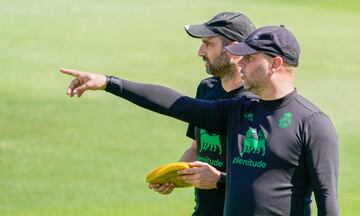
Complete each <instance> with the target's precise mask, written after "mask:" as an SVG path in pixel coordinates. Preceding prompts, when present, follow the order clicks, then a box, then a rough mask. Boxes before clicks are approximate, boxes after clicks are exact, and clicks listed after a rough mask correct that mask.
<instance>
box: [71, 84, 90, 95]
mask: <svg viewBox="0 0 360 216" xmlns="http://www.w3.org/2000/svg"><path fill="white" fill-rule="evenodd" d="M88 89H89V87H88V85H87V83H85V84H83V85H81V86H79V87H77V88H75V89H74V94H76V95H77V96H78V97H81V95H82V94H83V93H84V92H85V91H86V90H88Z"/></svg>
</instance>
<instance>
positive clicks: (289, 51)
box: [61, 26, 339, 216]
mask: <svg viewBox="0 0 360 216" xmlns="http://www.w3.org/2000/svg"><path fill="white" fill-rule="evenodd" d="M226 49H227V50H228V51H229V52H230V53H232V54H233V55H242V56H244V57H243V58H242V59H241V60H240V61H239V65H240V66H241V68H242V69H241V72H242V74H243V75H244V82H245V84H244V85H245V88H247V89H248V90H250V91H252V92H253V93H255V94H258V95H259V96H260V100H253V99H252V100H251V99H247V97H246V96H244V97H241V98H234V99H228V100H219V101H206V100H198V99H193V98H190V97H186V96H184V95H181V94H180V93H178V92H176V91H173V90H171V89H168V88H165V87H161V86H157V85H150V84H139V83H134V82H130V81H126V80H123V79H119V78H116V77H112V76H104V75H99V74H92V73H86V72H80V71H76V70H66V69H62V70H61V71H62V72H63V73H65V74H69V75H72V76H75V77H76V79H74V80H73V81H72V83H71V84H70V86H69V88H68V91H67V94H68V95H69V96H74V95H75V94H77V95H78V96H81V95H82V93H83V92H84V91H86V90H88V89H105V90H106V91H108V92H110V93H113V94H115V95H117V96H119V97H122V98H124V99H127V100H129V101H131V102H133V103H135V104H137V105H139V106H142V107H144V108H147V109H150V110H153V111H155V112H158V113H161V114H164V115H168V116H172V117H174V118H177V119H180V120H182V121H186V122H189V123H192V124H194V125H196V126H197V127H201V128H204V129H206V130H209V131H212V132H215V133H218V134H221V135H226V140H227V154H228V155H227V165H228V166H227V175H228V176H227V182H226V202H225V208H224V215H226V216H238V215H246V216H252V215H291V216H298V215H299V216H300V215H301V216H304V215H307V216H308V215H311V213H310V203H309V199H310V196H311V193H312V191H314V195H315V200H316V204H317V209H318V215H331V216H338V215H339V207H338V192H337V184H338V140H337V135H336V131H335V128H334V127H333V125H332V123H331V120H330V118H329V117H328V116H327V115H326V114H325V113H323V112H322V111H321V110H320V109H319V108H317V107H316V106H315V105H314V104H312V103H311V102H309V101H308V100H307V99H305V98H304V97H302V96H300V95H299V94H297V91H296V90H295V87H294V78H295V71H296V67H297V65H298V64H299V56H300V47H299V44H298V42H297V40H296V39H295V37H294V35H293V34H292V33H291V32H290V31H288V30H287V29H286V28H285V27H283V26H267V27H263V28H259V29H257V30H255V31H254V32H253V33H252V34H250V35H249V36H248V37H247V39H246V40H245V41H244V42H242V43H239V44H235V45H231V46H228V47H226ZM179 178H182V179H183V180H185V181H186V180H187V177H186V176H180V177H179Z"/></svg>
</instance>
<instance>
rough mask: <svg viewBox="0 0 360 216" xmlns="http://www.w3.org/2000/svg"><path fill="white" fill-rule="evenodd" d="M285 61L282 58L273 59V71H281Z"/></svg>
mask: <svg viewBox="0 0 360 216" xmlns="http://www.w3.org/2000/svg"><path fill="white" fill-rule="evenodd" d="M283 64H284V61H283V59H282V58H281V57H280V56H276V57H274V58H273V62H272V64H271V71H273V72H276V71H278V70H280V68H281V66H283Z"/></svg>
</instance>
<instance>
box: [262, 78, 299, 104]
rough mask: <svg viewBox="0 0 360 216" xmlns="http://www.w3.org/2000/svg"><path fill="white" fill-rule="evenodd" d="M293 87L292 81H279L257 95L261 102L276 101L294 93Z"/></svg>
mask: <svg viewBox="0 0 360 216" xmlns="http://www.w3.org/2000/svg"><path fill="white" fill-rule="evenodd" d="M294 89H295V86H294V82H293V80H280V82H279V81H278V82H276V83H271V84H270V86H267V87H266V90H264V91H263V92H261V93H259V96H260V98H261V99H262V100H276V99H280V98H283V97H285V96H286V95H288V94H290V93H291V92H292V91H294Z"/></svg>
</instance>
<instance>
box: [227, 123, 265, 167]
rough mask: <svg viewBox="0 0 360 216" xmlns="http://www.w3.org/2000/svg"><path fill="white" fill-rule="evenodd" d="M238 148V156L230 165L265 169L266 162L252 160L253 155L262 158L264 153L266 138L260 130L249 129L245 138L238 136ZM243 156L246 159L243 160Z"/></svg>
mask: <svg viewBox="0 0 360 216" xmlns="http://www.w3.org/2000/svg"><path fill="white" fill-rule="evenodd" d="M238 148H239V155H240V156H238V157H235V158H234V159H233V162H232V164H238V165H244V166H250V167H258V168H265V167H266V162H263V161H262V160H260V161H257V160H253V158H252V157H254V156H255V155H259V156H262V157H264V156H265V153H266V136H265V133H264V132H263V131H262V130H261V129H260V130H259V131H257V130H256V129H255V128H251V127H249V129H248V130H247V132H246V135H245V138H244V136H242V135H240V134H239V135H238ZM245 155H246V156H247V158H246V159H245V158H243V157H244V156H245ZM257 158H258V157H257Z"/></svg>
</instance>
